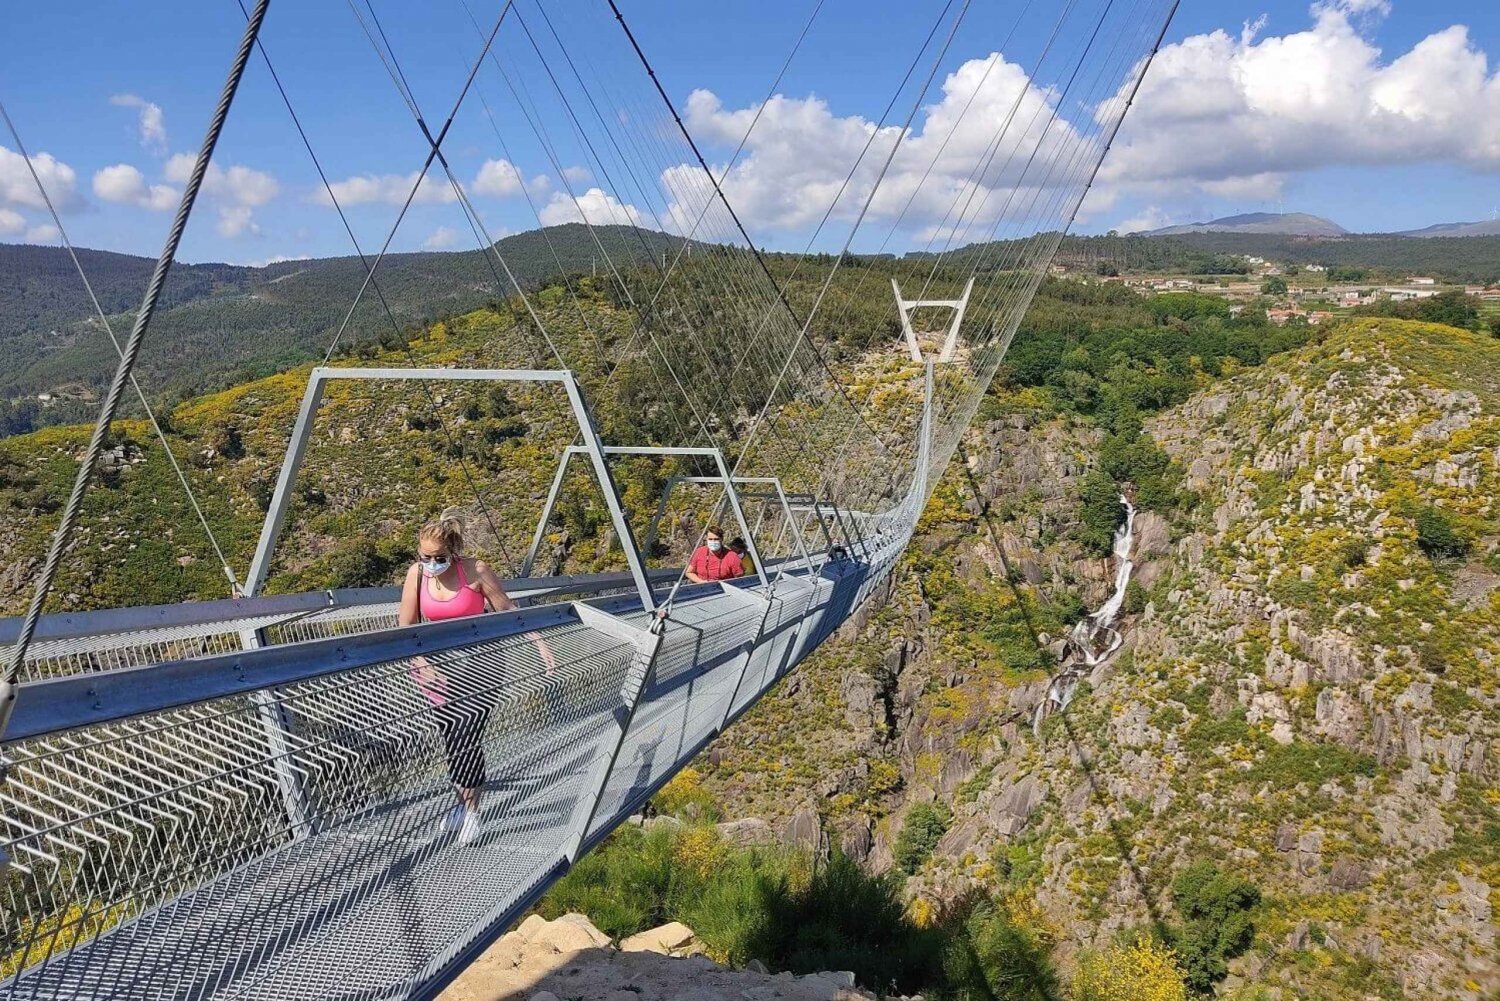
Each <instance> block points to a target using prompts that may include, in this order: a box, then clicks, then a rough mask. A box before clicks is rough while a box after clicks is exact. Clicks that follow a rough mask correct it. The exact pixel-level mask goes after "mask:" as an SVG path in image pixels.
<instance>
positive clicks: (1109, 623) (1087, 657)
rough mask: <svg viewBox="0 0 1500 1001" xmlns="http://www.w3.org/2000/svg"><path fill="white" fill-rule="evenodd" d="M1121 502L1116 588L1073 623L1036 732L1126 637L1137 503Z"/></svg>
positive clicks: (1034, 727)
mask: <svg viewBox="0 0 1500 1001" xmlns="http://www.w3.org/2000/svg"><path fill="white" fill-rule="evenodd" d="M1120 503H1121V504H1123V505H1125V522H1124V524H1122V525H1120V527H1119V528H1117V529H1115V539H1114V547H1113V549H1112V552H1113V554H1114V559H1115V586H1114V590H1113V591H1112V592H1110V595H1109V599H1108V600H1107V601H1105V602H1104V604H1102V605H1100V606H1099V609H1098V611H1096V612H1094V613H1093V614H1092V615H1085V616H1084V617H1083V618H1081V619H1079V620H1078V622H1077V623H1076V624H1074V626H1073V632H1072V633H1071V634H1070V635H1069V636H1068V647H1067V650H1066V651H1065V652H1064V653H1063V668H1062V670H1061V671H1059V672H1058V673H1057V674H1056V675H1055V676H1054V677H1053V678H1052V684H1051V685H1049V686H1048V688H1047V697H1046V698H1044V699H1042V701H1041V702H1040V703H1039V704H1038V705H1037V707H1036V713H1035V715H1033V717H1032V721H1031V728H1032V731H1033V732H1038V731H1039V730H1040V728H1041V725H1042V720H1043V719H1045V718H1046V716H1047V714H1048V713H1050V712H1053V711H1054V710H1057V709H1066V708H1067V707H1068V703H1069V702H1071V701H1073V692H1074V691H1075V690H1076V689H1077V687H1078V682H1079V679H1081V678H1082V677H1083V676H1084V675H1085V674H1086V673H1088V671H1090V670H1091V669H1093V668H1094V667H1097V666H1098V665H1100V664H1102V663H1104V662H1105V661H1106V660H1108V659H1109V658H1110V656H1111V655H1112V654H1113V653H1114V652H1115V651H1116V650H1118V649H1120V644H1121V643H1123V642H1124V641H1125V639H1124V637H1122V636H1121V635H1120V631H1119V630H1118V629H1116V628H1115V627H1114V623H1115V620H1116V619H1117V618H1119V616H1120V609H1121V608H1122V607H1123V606H1124V604H1125V589H1126V587H1128V586H1129V584H1130V575H1131V573H1132V572H1133V571H1134V570H1135V563H1134V561H1133V560H1131V558H1130V554H1131V550H1132V549H1133V548H1134V547H1135V505H1134V504H1132V503H1130V498H1129V497H1126V496H1125V495H1124V494H1121V495H1120Z"/></svg>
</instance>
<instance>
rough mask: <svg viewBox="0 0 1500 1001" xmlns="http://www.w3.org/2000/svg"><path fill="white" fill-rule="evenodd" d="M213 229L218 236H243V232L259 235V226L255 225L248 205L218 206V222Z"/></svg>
mask: <svg viewBox="0 0 1500 1001" xmlns="http://www.w3.org/2000/svg"><path fill="white" fill-rule="evenodd" d="M214 229H215V230H216V231H217V232H218V234H219V235H220V236H223V237H230V238H233V237H236V236H243V235H244V234H245V233H249V234H250V235H251V236H259V235H260V227H259V226H258V225H256V223H255V219H254V218H253V217H252V214H251V210H250V207H249V206H248V205H221V206H219V222H218V224H217V225H215V226H214Z"/></svg>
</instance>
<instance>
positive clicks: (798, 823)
mask: <svg viewBox="0 0 1500 1001" xmlns="http://www.w3.org/2000/svg"><path fill="white" fill-rule="evenodd" d="M781 840H782V841H783V842H785V843H786V844H787V845H789V846H791V847H793V848H801V849H802V850H804V851H809V852H815V853H816V852H820V851H821V850H822V848H823V820H822V818H821V817H819V816H818V811H817V808H816V807H814V806H813V805H812V804H811V803H809V804H807V805H805V806H803V807H802V809H800V810H798V811H797V812H796V813H794V814H793V815H792V819H791V820H789V821H787V825H786V827H784V828H783V829H782V831H781Z"/></svg>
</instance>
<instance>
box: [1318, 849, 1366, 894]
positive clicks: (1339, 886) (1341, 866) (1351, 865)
mask: <svg viewBox="0 0 1500 1001" xmlns="http://www.w3.org/2000/svg"><path fill="white" fill-rule="evenodd" d="M1328 885H1329V886H1331V887H1332V888H1333V889H1335V890H1359V889H1363V888H1364V887H1366V886H1369V885H1370V874H1369V872H1367V871H1366V870H1365V866H1364V863H1362V862H1360V861H1359V860H1358V859H1355V858H1350V857H1348V856H1344V857H1343V858H1339V859H1336V860H1335V861H1334V863H1333V865H1332V866H1331V867H1329V870H1328Z"/></svg>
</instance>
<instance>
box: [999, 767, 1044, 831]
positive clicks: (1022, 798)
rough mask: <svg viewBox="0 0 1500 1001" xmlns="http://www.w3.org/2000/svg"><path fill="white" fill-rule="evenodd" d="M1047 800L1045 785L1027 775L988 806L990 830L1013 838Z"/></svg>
mask: <svg viewBox="0 0 1500 1001" xmlns="http://www.w3.org/2000/svg"><path fill="white" fill-rule="evenodd" d="M1046 798H1047V783H1045V782H1042V781H1039V780H1038V779H1037V778H1035V777H1034V776H1030V775H1028V776H1027V777H1026V778H1024V779H1021V780H1020V781H1019V782H1016V783H1015V784H1014V785H1012V786H1010V787H1009V788H1008V789H1006V790H1005V792H1003V793H1001V794H1000V796H999V797H998V798H997V799H996V800H995V801H994V803H992V804H991V805H990V812H989V821H990V826H991V828H992V829H993V830H994V831H995V832H996V833H997V834H1000V835H1001V836H1003V837H1007V838H1009V837H1013V836H1015V835H1017V834H1019V833H1020V832H1021V831H1022V829H1024V828H1025V827H1026V821H1027V819H1028V818H1030V816H1031V813H1032V811H1033V810H1035V809H1036V808H1037V807H1038V806H1040V805H1041V804H1042V800H1044V799H1046Z"/></svg>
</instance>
